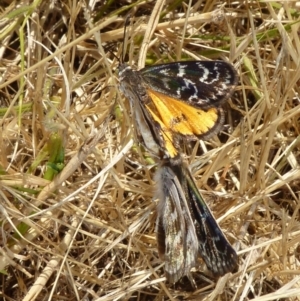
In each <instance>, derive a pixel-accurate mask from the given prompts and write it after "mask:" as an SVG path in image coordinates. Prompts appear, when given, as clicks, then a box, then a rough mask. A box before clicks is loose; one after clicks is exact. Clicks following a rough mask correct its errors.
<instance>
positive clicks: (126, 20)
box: [121, 14, 131, 64]
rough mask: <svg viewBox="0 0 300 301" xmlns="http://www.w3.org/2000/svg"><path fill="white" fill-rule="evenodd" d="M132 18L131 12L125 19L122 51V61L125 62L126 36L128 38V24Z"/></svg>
mask: <svg viewBox="0 0 300 301" xmlns="http://www.w3.org/2000/svg"><path fill="white" fill-rule="evenodd" d="M130 18H131V14H128V15H127V17H126V19H125V24H124V32H123V46H122V53H121V63H122V64H123V63H124V60H125V38H126V31H127V26H128V24H129V21H130Z"/></svg>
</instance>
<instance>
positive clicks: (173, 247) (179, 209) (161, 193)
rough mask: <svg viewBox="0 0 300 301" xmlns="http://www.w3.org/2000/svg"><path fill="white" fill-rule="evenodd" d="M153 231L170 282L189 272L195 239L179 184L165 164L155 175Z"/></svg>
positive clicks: (192, 265)
mask: <svg viewBox="0 0 300 301" xmlns="http://www.w3.org/2000/svg"><path fill="white" fill-rule="evenodd" d="M156 182H157V197H158V198H159V204H158V208H157V214H158V216H157V221H156V233H157V243H158V251H159V254H160V257H161V258H162V259H163V260H164V261H165V273H166V277H167V280H168V281H169V282H171V283H175V282H177V281H178V280H179V279H180V278H181V277H183V276H184V275H189V273H190V269H191V268H192V267H194V266H195V264H196V260H197V255H198V239H197V235H196V232H195V227H194V225H193V219H192V217H191V214H190V210H189V207H188V203H187V200H186V197H185V194H184V191H183V190H182V186H181V184H180V182H179V180H178V178H177V176H176V175H175V173H174V172H173V170H172V169H171V168H170V167H169V166H161V167H160V169H159V170H158V172H157V174H156Z"/></svg>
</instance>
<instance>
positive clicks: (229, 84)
mask: <svg viewBox="0 0 300 301" xmlns="http://www.w3.org/2000/svg"><path fill="white" fill-rule="evenodd" d="M139 72H141V74H142V76H143V79H144V81H145V82H146V84H147V85H148V86H149V87H150V88H151V89H153V90H156V91H159V92H161V93H163V94H165V95H168V96H169V97H173V98H176V99H179V100H183V101H185V102H187V103H189V104H191V105H194V106H197V107H199V108H204V109H207V108H210V107H215V106H218V105H219V104H220V103H221V102H222V101H224V100H225V99H227V98H228V97H230V95H231V93H232V91H233V89H234V87H235V86H236V85H237V81H238V79H237V73H236V71H235V69H234V68H233V66H232V65H231V64H229V63H226V62H224V61H186V62H174V63H168V64H161V65H155V66H151V67H146V68H144V69H142V70H140V71H139Z"/></svg>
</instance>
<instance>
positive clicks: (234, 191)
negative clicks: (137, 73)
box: [0, 0, 300, 301]
mask: <svg viewBox="0 0 300 301" xmlns="http://www.w3.org/2000/svg"><path fill="white" fill-rule="evenodd" d="M9 2H10V1H1V6H0V7H1V17H0V20H1V27H0V28H1V31H0V41H1V44H0V45H1V48H0V55H1V62H0V64H1V67H0V76H1V81H0V123H1V127H0V131H1V135H0V139H1V141H0V199H1V202H0V212H1V232H0V235H1V254H0V271H1V272H2V274H1V284H0V298H1V297H2V298H3V300H18V301H19V300H22V301H25V300H68V301H73V300H98V301H100V300H105V301H108V300H155V301H160V300H298V299H297V298H298V296H300V287H299V286H300V282H299V279H300V278H299V274H300V272H299V271H300V269H299V265H300V264H299V254H300V249H299V241H300V222H299V207H300V160H299V158H300V138H299V137H300V100H299V93H300V34H299V33H300V28H299V25H300V22H299V21H300V12H299V11H300V2H297V1H273V2H271V1H260V2H259V1H252V2H251V1H227V2H225V1H222V3H224V5H223V6H221V5H220V2H219V1H191V2H192V4H191V6H189V4H188V1H166V2H165V3H164V2H163V1H160V0H158V1H139V2H137V3H132V2H131V1H125V0H124V1H123V0H121V1H113V0H112V1H103V0H102V1H98V3H96V4H95V6H94V7H88V2H89V1H86V3H84V2H83V1H72V0H70V1H63V0H62V1H52V2H50V1H46V0H40V1H36V3H31V2H32V1H29V2H30V3H31V4H26V3H23V2H15V3H12V4H9ZM155 2H156V6H155ZM103 3H105V4H103ZM154 7H155V8H157V9H158V11H157V10H156V9H154ZM128 13H130V14H131V16H132V18H131V20H130V21H131V23H130V25H129V27H128V31H127V33H128V35H127V37H128V43H127V46H128V47H127V50H126V53H127V54H129V61H130V63H131V64H134V65H138V66H139V67H142V66H143V64H144V63H146V64H147V65H152V64H156V63H162V62H170V61H176V60H182V59H199V60H200V59H205V58H206V59H224V60H228V61H230V62H232V63H233V64H234V66H235V67H236V69H237V71H238V74H239V85H238V87H237V89H236V92H235V93H234V95H233V96H232V98H231V100H230V101H228V103H227V104H226V105H225V107H224V108H225V110H226V122H225V126H224V128H223V131H222V133H220V134H219V135H218V136H216V137H215V138H214V139H211V140H210V141H209V142H206V143H204V142H201V143H200V144H199V143H196V144H193V145H188V144H187V145H186V147H185V148H186V153H187V154H188V157H187V159H188V161H189V162H190V167H191V169H192V171H193V174H194V176H195V179H196V181H197V184H198V186H199V189H201V191H204V192H205V191H206V192H209V193H210V194H209V195H208V196H207V201H208V203H209V204H210V207H211V208H212V210H213V212H214V215H215V216H216V217H217V218H218V221H219V222H220V226H221V227H222V229H223V230H224V232H225V233H226V236H227V237H228V239H229V241H230V242H231V243H232V244H233V245H234V247H235V248H236V250H238V254H239V271H238V272H236V273H234V274H228V275H226V276H225V277H223V278H221V279H219V280H218V279H214V278H212V277H211V276H210V274H209V273H208V272H207V270H206V268H205V266H204V265H203V264H202V262H201V259H199V267H198V268H197V269H195V270H194V272H193V273H192V275H193V278H194V279H195V282H196V284H197V290H196V291H194V290H192V289H191V286H190V283H189V281H187V280H186V279H182V281H181V282H179V283H178V284H177V285H175V286H170V285H168V284H167V283H166V281H165V278H164V272H163V265H162V262H161V260H160V259H159V257H158V254H157V245H156V237H155V232H154V229H155V218H156V213H155V208H156V203H157V200H155V202H154V201H153V199H152V197H153V187H154V182H153V180H152V179H153V173H154V171H155V166H154V165H153V164H154V161H153V159H152V158H151V157H149V156H147V154H146V153H145V151H144V150H143V148H142V147H141V146H140V145H139V144H138V143H137V140H136V138H135V135H134V131H133V129H132V124H133V123H132V120H131V116H130V113H129V112H130V110H129V104H128V102H127V101H126V100H125V99H124V97H123V96H122V95H121V94H120V93H119V92H118V90H117V89H116V87H117V79H116V76H117V72H116V67H117V65H118V61H117V59H116V58H115V57H114V56H113V54H112V53H114V55H116V56H119V57H120V55H121V52H122V41H123V29H124V20H125V18H126V16H127V14H128ZM156 16H160V18H159V19H158V24H157V26H155V17H156ZM145 24H148V28H152V29H153V33H151V32H146V33H145V30H146V25H145ZM99 33H101V34H99ZM144 38H145V40H144ZM127 59H128V58H126V60H127ZM132 142H134V145H133V146H132ZM212 193H213V194H212ZM209 200H211V201H209ZM1 295H2V296H1Z"/></svg>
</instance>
